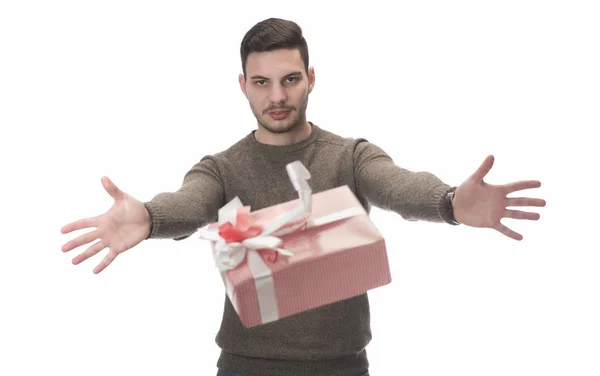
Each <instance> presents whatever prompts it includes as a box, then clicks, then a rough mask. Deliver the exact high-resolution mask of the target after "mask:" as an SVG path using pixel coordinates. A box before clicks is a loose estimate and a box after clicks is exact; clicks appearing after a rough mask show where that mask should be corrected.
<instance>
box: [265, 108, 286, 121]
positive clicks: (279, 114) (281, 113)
mask: <svg viewBox="0 0 600 376" xmlns="http://www.w3.org/2000/svg"><path fill="white" fill-rule="evenodd" d="M289 113H290V110H273V111H269V112H268V114H269V116H270V117H271V118H273V119H274V120H281V119H285V118H286V117H287V116H288V114H289Z"/></svg>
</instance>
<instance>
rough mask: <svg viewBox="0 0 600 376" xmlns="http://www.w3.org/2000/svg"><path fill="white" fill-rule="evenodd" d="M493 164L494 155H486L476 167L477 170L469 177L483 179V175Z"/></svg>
mask: <svg viewBox="0 0 600 376" xmlns="http://www.w3.org/2000/svg"><path fill="white" fill-rule="evenodd" d="M493 165H494V156H493V155H488V156H487V157H486V158H485V160H484V161H483V163H482V164H481V165H480V166H479V168H477V170H476V171H475V172H474V173H473V175H471V179H473V180H477V181H479V180H483V178H485V176H486V175H487V174H488V172H490V170H491V169H492V166H493Z"/></svg>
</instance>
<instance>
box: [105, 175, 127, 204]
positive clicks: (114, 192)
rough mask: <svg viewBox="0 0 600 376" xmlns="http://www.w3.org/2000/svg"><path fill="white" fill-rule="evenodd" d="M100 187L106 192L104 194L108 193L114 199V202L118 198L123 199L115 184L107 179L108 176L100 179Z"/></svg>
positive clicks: (121, 192)
mask: <svg viewBox="0 0 600 376" xmlns="http://www.w3.org/2000/svg"><path fill="white" fill-rule="evenodd" d="M101 181H102V186H103V187H104V189H105V190H106V192H108V194H109V195H110V196H111V197H112V198H114V199H115V200H118V199H119V198H122V197H123V191H121V190H120V189H119V188H118V187H117V186H116V185H115V183H113V182H112V180H110V179H109V178H108V176H103V177H102V179H101Z"/></svg>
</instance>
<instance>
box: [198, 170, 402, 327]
mask: <svg viewBox="0 0 600 376" xmlns="http://www.w3.org/2000/svg"><path fill="white" fill-rule="evenodd" d="M286 168H287V172H288V175H289V176H290V181H291V184H293V185H294V187H295V188H296V190H297V191H298V195H299V197H298V199H295V200H292V201H288V202H284V203H281V204H278V205H274V206H271V207H267V208H264V209H260V210H257V211H251V208H250V207H249V206H244V204H243V203H242V202H241V201H240V200H239V198H235V199H233V200H232V201H230V202H229V203H227V205H225V206H224V207H222V208H221V209H220V210H219V217H218V218H219V219H218V222H217V223H212V224H210V225H208V226H206V227H205V228H203V229H200V238H201V239H203V240H208V241H210V243H211V245H212V254H213V259H214V262H215V265H216V267H217V269H218V270H219V273H220V275H221V277H222V279H223V283H224V285H225V290H226V293H227V296H228V298H229V299H230V301H231V303H232V305H233V307H234V308H235V310H236V312H237V314H238V316H239V318H240V321H241V322H242V324H243V325H244V326H245V327H252V326H256V325H261V324H266V323H269V322H273V321H276V320H279V319H281V318H284V317H288V316H292V315H295V314H298V313H301V312H304V311H307V310H310V309H314V308H318V307H321V306H324V305H327V304H330V303H334V302H338V301H341V300H344V299H348V298H351V297H354V296H357V295H360V294H363V293H365V292H367V291H368V290H372V289H374V288H377V287H380V286H384V285H387V284H389V283H390V282H391V273H390V268H389V263H388V257H387V250H386V246H385V239H384V238H383V236H382V235H381V234H380V232H379V231H378V230H377V228H376V227H375V226H374V224H373V223H372V222H371V220H370V218H369V216H368V213H367V212H366V211H365V209H364V208H363V206H362V205H361V204H360V202H359V201H358V199H357V198H356V196H355V195H354V194H353V192H352V191H351V190H350V188H349V187H348V186H340V187H337V188H334V189H330V190H327V191H323V192H318V193H315V194H313V193H312V191H311V188H310V185H309V184H308V180H309V179H310V174H309V172H308V170H307V169H306V168H305V167H304V166H303V165H302V163H300V162H298V161H297V162H293V163H291V164H289V165H287V166H286Z"/></svg>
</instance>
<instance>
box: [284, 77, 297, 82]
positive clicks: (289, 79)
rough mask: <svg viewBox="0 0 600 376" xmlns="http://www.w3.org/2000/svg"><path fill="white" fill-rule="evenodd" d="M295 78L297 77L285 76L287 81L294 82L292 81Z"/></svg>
mask: <svg viewBox="0 0 600 376" xmlns="http://www.w3.org/2000/svg"><path fill="white" fill-rule="evenodd" d="M297 80H298V77H288V78H287V81H288V82H294V81H297Z"/></svg>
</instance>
